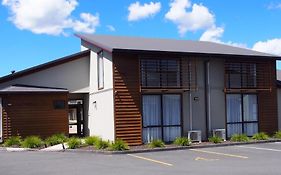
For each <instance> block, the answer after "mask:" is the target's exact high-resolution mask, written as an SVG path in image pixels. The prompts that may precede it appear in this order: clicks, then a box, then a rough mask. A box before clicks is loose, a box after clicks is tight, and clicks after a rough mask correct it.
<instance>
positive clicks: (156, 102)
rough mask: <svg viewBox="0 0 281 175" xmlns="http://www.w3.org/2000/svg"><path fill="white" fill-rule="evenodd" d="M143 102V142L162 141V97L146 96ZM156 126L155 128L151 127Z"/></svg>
mask: <svg viewBox="0 0 281 175" xmlns="http://www.w3.org/2000/svg"><path fill="white" fill-rule="evenodd" d="M142 101H143V116H142V117H143V118H142V119H143V127H144V128H143V142H144V143H148V142H150V141H151V140H154V139H161V138H162V132H161V127H157V126H159V125H161V96H160V95H144V96H143V98H142ZM149 126H155V127H149ZM146 127H148V128H146Z"/></svg>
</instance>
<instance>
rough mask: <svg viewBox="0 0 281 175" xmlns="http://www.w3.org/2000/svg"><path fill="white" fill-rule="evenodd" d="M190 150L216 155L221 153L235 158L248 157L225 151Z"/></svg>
mask: <svg viewBox="0 0 281 175" xmlns="http://www.w3.org/2000/svg"><path fill="white" fill-rule="evenodd" d="M190 150H191V151H196V152H202V153H208V154H215V155H220V156H227V157H235V158H240V159H248V157H246V156H240V155H235V154H225V153H219V152H213V151H206V150H199V149H190Z"/></svg>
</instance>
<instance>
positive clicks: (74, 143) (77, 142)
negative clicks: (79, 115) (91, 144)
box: [66, 137, 82, 149]
mask: <svg viewBox="0 0 281 175" xmlns="http://www.w3.org/2000/svg"><path fill="white" fill-rule="evenodd" d="M66 143H67V145H68V148H69V149H76V148H79V147H80V146H81V145H82V142H81V139H79V138H77V137H71V138H69V139H68V140H67V142H66Z"/></svg>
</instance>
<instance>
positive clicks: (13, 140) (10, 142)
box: [4, 136, 21, 147]
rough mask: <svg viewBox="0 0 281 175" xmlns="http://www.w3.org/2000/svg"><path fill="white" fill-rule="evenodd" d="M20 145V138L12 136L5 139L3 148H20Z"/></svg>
mask: <svg viewBox="0 0 281 175" xmlns="http://www.w3.org/2000/svg"><path fill="white" fill-rule="evenodd" d="M20 145H21V138H20V136H12V137H10V138H9V139H7V140H6V141H5V143H4V146H5V147H11V146H18V147H19V146H20Z"/></svg>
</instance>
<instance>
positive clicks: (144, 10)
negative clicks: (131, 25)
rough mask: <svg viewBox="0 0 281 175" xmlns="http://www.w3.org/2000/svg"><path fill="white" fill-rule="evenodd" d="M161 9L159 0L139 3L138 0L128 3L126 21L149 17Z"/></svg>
mask: <svg viewBox="0 0 281 175" xmlns="http://www.w3.org/2000/svg"><path fill="white" fill-rule="evenodd" d="M160 9H161V3H160V2H155V3H154V2H150V3H149V4H146V3H145V4H143V5H141V4H140V3H139V2H138V1H137V2H135V3H132V4H130V6H129V7H128V10H129V15H128V21H138V20H141V19H145V18H149V17H152V16H154V15H155V14H157V13H158V12H159V11H160Z"/></svg>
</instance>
